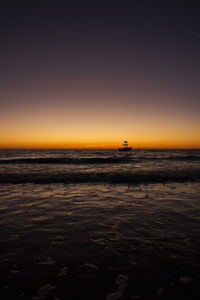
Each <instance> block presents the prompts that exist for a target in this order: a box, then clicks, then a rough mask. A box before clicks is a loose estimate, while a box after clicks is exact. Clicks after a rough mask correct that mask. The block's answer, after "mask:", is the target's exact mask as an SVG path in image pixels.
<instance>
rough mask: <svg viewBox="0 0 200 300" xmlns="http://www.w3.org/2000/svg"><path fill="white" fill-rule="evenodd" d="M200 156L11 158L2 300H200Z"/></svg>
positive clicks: (12, 153)
mask: <svg viewBox="0 0 200 300" xmlns="http://www.w3.org/2000/svg"><path fill="white" fill-rule="evenodd" d="M199 209H200V150H134V151H133V154H132V156H127V155H126V156H125V155H124V154H122V153H120V152H119V153H118V152H117V150H23V151H22V150H1V151H0V299H1V300H2V299H3V300H4V299H33V300H41V299H54V300H59V299H60V300H84V299H93V300H95V299H97V300H100V299H105V300H118V299H125V300H127V299H131V300H133V299H139V300H140V299H179V298H180V299H200V210H199Z"/></svg>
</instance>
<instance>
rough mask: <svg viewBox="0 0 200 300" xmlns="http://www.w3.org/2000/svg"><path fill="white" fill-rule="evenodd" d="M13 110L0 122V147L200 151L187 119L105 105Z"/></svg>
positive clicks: (195, 129)
mask: <svg viewBox="0 0 200 300" xmlns="http://www.w3.org/2000/svg"><path fill="white" fill-rule="evenodd" d="M95 100H96V101H94V102H91V101H83V102H82V103H79V104H77V101H71V102H70V104H67V103H63V102H59V101H57V102H56V101H54V102H53V101H52V102H50V103H49V105H48V106H47V105H46V106H45V104H44V103H42V102H41V103H38V105H36V104H32V106H31V105H30V104H27V105H21V106H20V105H18V106H17V107H14V108H12V110H9V111H4V113H3V114H2V116H1V119H0V127H1V128H3V130H1V133H0V148H116V147H119V146H121V144H122V142H123V140H125V139H127V140H128V141H129V144H130V145H131V146H132V147H133V148H200V135H199V132H200V124H199V119H198V114H197V112H195V113H193V114H191V115H190V114H189V113H185V112H181V111H180V109H179V111H178V112H177V111H176V110H170V109H167V108H166V107H164V108H162V107H155V106H154V107H153V106H151V105H149V106H145V105H143V104H142V105H139V104H137V105H136V104H130V105H129V104H127V105H124V106H123V103H122V102H120V101H118V102H116V103H115V105H111V104H110V103H109V104H107V103H106V102H105V101H103V102H102V101H100V99H95Z"/></svg>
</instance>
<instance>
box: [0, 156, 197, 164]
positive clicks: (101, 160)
mask: <svg viewBox="0 0 200 300" xmlns="http://www.w3.org/2000/svg"><path fill="white" fill-rule="evenodd" d="M145 160H149V161H154V160H156V161H160V160H178V161H180V160H181V161H200V156H197V155H196V156H195V155H187V156H168V157H156V156H155V157H148V156H147V157H145V156H134V155H133V156H123V157H84V158H66V157H41V158H14V159H0V165H2V164H117V163H127V162H136V161H145Z"/></svg>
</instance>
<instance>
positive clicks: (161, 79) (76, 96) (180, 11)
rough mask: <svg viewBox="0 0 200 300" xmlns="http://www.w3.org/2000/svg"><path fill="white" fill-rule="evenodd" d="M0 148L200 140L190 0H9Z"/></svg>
mask: <svg viewBox="0 0 200 300" xmlns="http://www.w3.org/2000/svg"><path fill="white" fill-rule="evenodd" d="M0 14H1V16H0V44H1V47H0V148H68V147H69V148H70V147H72V148H79V147H83V148H85V147H86V148H87V147H91V148H93V147H97V148H99V147H103V148H104V147H111V148H112V147H118V146H119V145H120V144H121V143H122V142H123V140H124V139H126V140H128V141H129V144H131V146H133V147H136V148H146V147H147V148H154V147H155V148H200V118H199V112H200V84H199V79H200V55H199V53H200V18H199V7H198V6H197V4H195V2H193V1H180V2H178V1H173V2H171V1H143V0H135V1H134V0H132V1H125V0H124V1H117V0H115V1H112V0H107V1H103V0H102V1H98V0H97V1H59V0H57V1H48V2H46V1H36V0H35V1H15V2H14V1H13V2H10V1H5V3H3V4H1V12H0Z"/></svg>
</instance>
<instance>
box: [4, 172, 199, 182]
mask: <svg viewBox="0 0 200 300" xmlns="http://www.w3.org/2000/svg"><path fill="white" fill-rule="evenodd" d="M187 181H191V182H199V181H200V171H198V170H195V171H184V172H183V171H181V172H178V171H177V172H175V171H166V172H164V171H151V172H137V173H132V172H130V171H129V172H121V173H119V172H115V173H106V172H102V173H86V172H82V173H81V172H80V173H58V174H55V173H53V174H52V173H46V174H30V173H29V174H19V173H16V174H14V173H12V174H0V183H13V184H20V183H36V184H50V183H66V184H68V183H127V184H142V183H166V182H187Z"/></svg>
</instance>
